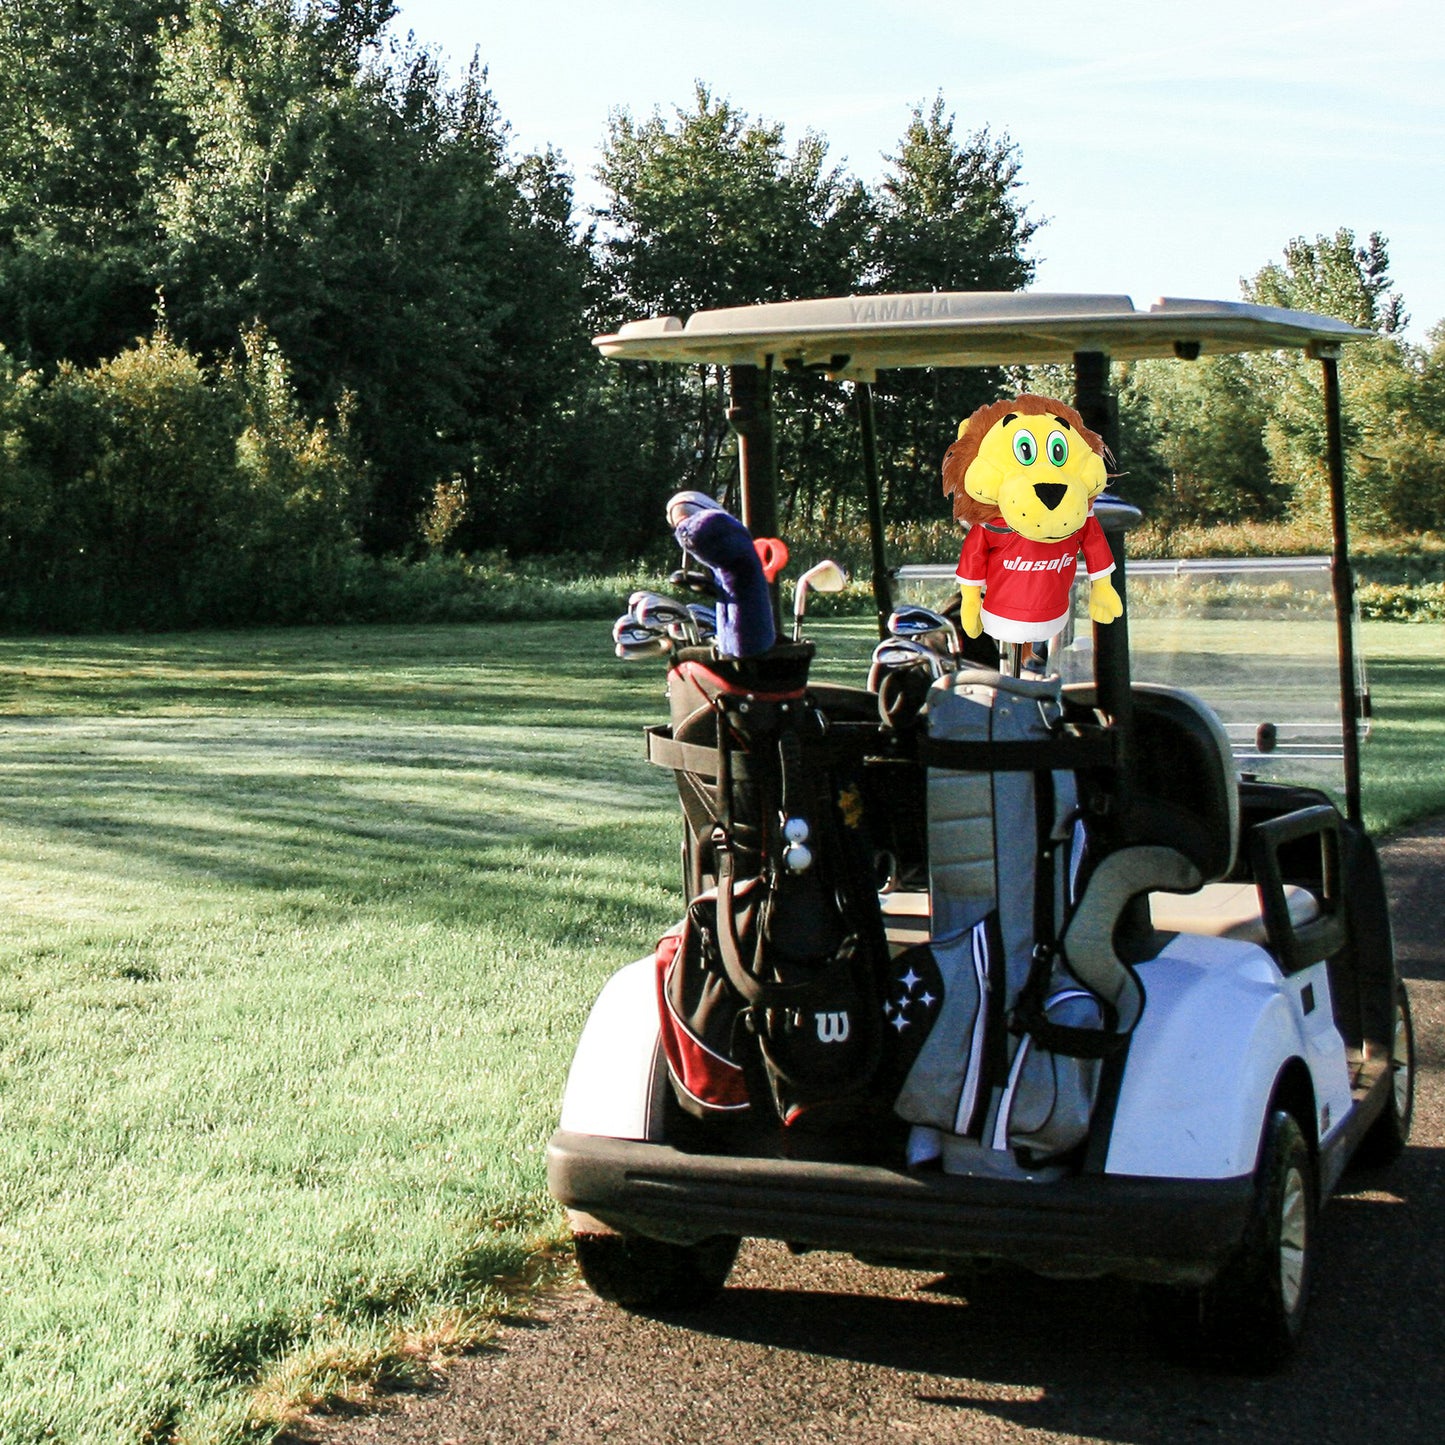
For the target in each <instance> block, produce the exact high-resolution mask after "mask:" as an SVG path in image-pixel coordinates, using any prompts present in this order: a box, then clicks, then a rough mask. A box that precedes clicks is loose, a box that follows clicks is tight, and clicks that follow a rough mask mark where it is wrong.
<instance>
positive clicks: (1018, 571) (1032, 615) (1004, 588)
mask: <svg viewBox="0 0 1445 1445" xmlns="http://www.w3.org/2000/svg"><path fill="white" fill-rule="evenodd" d="M1081 547H1082V549H1083V553H1084V565H1085V566H1086V567H1087V568H1088V570H1089V580H1090V581H1091V582H1092V581H1095V580H1096V579H1098V578H1100V577H1107V576H1108V575H1109V573H1110V572H1112V571H1113V570H1114V554H1113V553H1112V552H1111V551H1110V550H1109V541H1108V538H1107V537H1105V536H1104V529H1103V528H1102V527H1101V526H1100V525H1099V523H1098V519H1097V518H1096V517H1095V516H1094V513H1093V511H1092V510H1091V511H1090V512H1089V518H1088V521H1086V522H1085V523H1084V525H1083V528H1082V529H1081V530H1080V531H1078V532H1076V533H1074V535H1073V536H1072V537H1066V538H1065V539H1064V540H1063V541H1062V542H1032V541H1030V540H1029V539H1028V538H1027V537H1024V536H1022V535H1020V534H1019V533H1018V532H1015V531H1014V530H1013V528H1012V527H1007V526H1005V525H1004V524H1003V523H1002V522H980V523H978V524H977V525H976V526H974V527H973V529H972V530H971V531H970V532H969V534H968V536H967V537H965V538H964V539H963V550H962V551H961V552H960V553H959V554H958V580H959V581H960V582H961V583H963V584H964V585H965V586H968V587H981V588H983V591H984V606H983V626H984V631H985V632H987V633H988V634H989V636H990V637H996V638H997V639H998V640H999V641H1000V642H1041V641H1043V640H1044V639H1045V638H1049V637H1053V636H1054V635H1055V634H1056V633H1057V632H1058V631H1059V630H1060V629H1061V628H1062V627H1063V625H1064V623H1065V622H1067V621H1068V620H1069V588H1070V587H1072V586H1073V584H1074V571H1075V568H1076V567H1077V565H1078V556H1079V550H1080V548H1081Z"/></svg>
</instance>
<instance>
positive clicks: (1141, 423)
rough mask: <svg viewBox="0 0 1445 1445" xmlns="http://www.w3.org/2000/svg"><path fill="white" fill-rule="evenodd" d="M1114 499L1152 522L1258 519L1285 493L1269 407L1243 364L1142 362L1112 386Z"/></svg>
mask: <svg viewBox="0 0 1445 1445" xmlns="http://www.w3.org/2000/svg"><path fill="white" fill-rule="evenodd" d="M1117 391H1118V399H1119V432H1120V461H1121V463H1122V467H1123V474H1122V475H1121V477H1120V478H1119V481H1118V484H1117V491H1118V493H1119V494H1120V495H1121V496H1123V497H1125V498H1126V499H1127V500H1129V501H1131V502H1133V503H1134V504H1135V505H1136V506H1139V507H1142V508H1143V509H1144V510H1145V512H1146V513H1147V515H1148V516H1149V518H1150V519H1151V520H1157V521H1161V522H1165V523H1175V522H1181V523H1182V522H1242V521H1264V520H1268V519H1271V518H1276V517H1279V516H1281V515H1283V513H1284V511H1285V509H1286V507H1287V506H1288V503H1289V492H1288V490H1287V489H1286V488H1284V487H1283V486H1281V485H1280V484H1279V483H1278V482H1276V481H1275V479H1274V473H1273V471H1272V470H1271V466H1270V456H1269V451H1268V448H1267V447H1266V446H1265V442H1264V428H1265V424H1266V422H1267V420H1268V407H1267V404H1266V399H1265V397H1264V395H1263V394H1262V393H1261V392H1260V391H1259V389H1258V387H1257V384H1256V379H1255V377H1254V374H1253V372H1252V370H1251V366H1250V362H1249V361H1248V359H1246V358H1243V357H1239V356H1218V357H1206V358H1204V359H1202V360H1200V361H1197V362H1193V363H1190V364H1188V365H1187V366H1186V365H1181V364H1180V363H1178V362H1169V361H1141V362H1136V363H1134V364H1133V365H1131V366H1127V367H1125V368H1123V370H1122V373H1121V375H1120V377H1119V379H1118V388H1117Z"/></svg>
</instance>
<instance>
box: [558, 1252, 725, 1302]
mask: <svg viewBox="0 0 1445 1445" xmlns="http://www.w3.org/2000/svg"><path fill="white" fill-rule="evenodd" d="M574 1243H575V1244H576V1247H577V1263H578V1265H579V1266H580V1267H581V1269H582V1278H583V1279H585V1280H586V1281H587V1285H588V1287H589V1288H590V1289H591V1290H592V1292H593V1294H595V1295H597V1296H599V1297H600V1298H601V1299H605V1300H609V1301H611V1302H612V1303H613V1304H617V1305H621V1306H622V1307H623V1308H624V1309H631V1310H681V1309H697V1308H698V1307H699V1306H701V1305H705V1304H708V1303H710V1302H711V1301H712V1300H714V1299H715V1298H716V1297H717V1295H718V1294H719V1292H720V1291H721V1290H722V1287H723V1285H724V1284H726V1283H727V1277H728V1274H729V1272H730V1271H731V1270H732V1267H733V1261H734V1260H735V1259H736V1258H737V1254H738V1246H739V1244H740V1243H741V1240H739V1239H738V1238H737V1237H736V1236H735V1235H718V1236H716V1237H715V1238H712V1239H704V1240H702V1241H700V1242H699V1243H697V1244H670V1243H669V1242H668V1241H666V1240H662V1239H649V1238H647V1236H646V1235H642V1234H579V1235H577V1236H576V1238H575V1240H574Z"/></svg>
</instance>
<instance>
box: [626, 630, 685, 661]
mask: <svg viewBox="0 0 1445 1445" xmlns="http://www.w3.org/2000/svg"><path fill="white" fill-rule="evenodd" d="M613 651H614V652H615V653H616V654H617V655H618V657H620V658H621V659H622V661H623V662H636V661H637V660H638V658H642V657H667V656H668V655H669V654H670V653H671V652H672V643H671V641H670V640H669V639H668V638H666V637H663V636H660V635H658V634H656V633H653V634H651V635H649V636H648V638H647V640H646V641H644V642H619V643H618V644H617V646H616V647H615V648H613Z"/></svg>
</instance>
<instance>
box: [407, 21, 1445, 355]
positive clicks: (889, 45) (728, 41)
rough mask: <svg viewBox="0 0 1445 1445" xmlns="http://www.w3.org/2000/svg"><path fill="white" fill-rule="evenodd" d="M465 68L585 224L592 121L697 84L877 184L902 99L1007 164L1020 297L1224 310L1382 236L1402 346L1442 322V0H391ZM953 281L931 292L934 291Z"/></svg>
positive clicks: (663, 102) (593, 152) (666, 111)
mask: <svg viewBox="0 0 1445 1445" xmlns="http://www.w3.org/2000/svg"><path fill="white" fill-rule="evenodd" d="M399 10H400V14H399V16H398V19H397V21H396V22H395V24H396V28H397V29H398V30H399V31H402V32H405V31H407V30H410V31H411V32H412V33H413V34H414V36H415V38H416V39H417V41H419V42H421V43H423V44H425V45H427V46H429V47H432V48H434V49H435V50H437V51H438V52H439V53H440V54H441V55H442V57H443V58H444V59H445V60H446V61H447V62H448V64H449V66H450V67H451V70H452V73H453V74H457V73H459V72H460V70H461V68H462V67H464V66H465V65H466V63H467V62H468V61H469V60H470V59H471V57H472V55H473V53H474V52H475V53H476V54H478V55H479V57H480V59H481V62H482V64H483V65H485V66H486V67H487V70H488V81H489V85H490V88H491V90H492V94H493V96H494V97H495V99H496V101H497V104H498V107H499V110H500V112H501V115H502V117H503V119H504V120H506V121H507V122H508V123H509V125H510V127H511V133H512V143H513V148H514V153H515V154H518V155H520V154H523V153H525V152H527V151H531V150H540V149H541V148H543V147H545V146H548V145H550V146H552V147H554V148H555V149H557V150H559V151H560V152H561V153H562V154H563V156H564V157H565V158H566V161H567V163H568V165H569V168H570V169H571V170H572V172H573V175H574V176H575V177H576V187H577V197H578V201H579V203H580V204H582V205H584V206H585V205H588V204H596V203H598V202H600V200H601V193H600V191H599V190H598V188H597V186H596V183H595V181H594V180H593V178H592V170H593V167H594V166H595V165H596V163H597V157H598V149H599V147H600V145H601V144H602V142H603V140H604V139H605V137H606V133H607V125H608V117H609V115H610V114H612V113H613V112H614V111H616V110H619V109H621V110H626V111H628V112H630V113H631V114H632V115H633V116H634V117H635V118H638V119H642V118H646V117H648V116H650V115H651V114H652V113H653V112H654V111H656V110H660V111H661V112H662V114H663V115H664V116H671V115H673V114H674V112H675V110H676V108H678V107H682V108H690V107H691V103H692V96H693V89H694V85H695V82H697V81H699V80H701V81H703V82H705V83H706V84H707V86H708V87H709V88H710V90H711V91H712V93H713V94H714V96H718V97H726V98H727V99H728V100H730V101H731V102H732V103H733V104H734V105H735V106H737V107H738V108H740V109H741V110H743V111H744V112H746V113H747V114H748V115H749V116H750V117H752V118H754V119H762V120H767V121H772V122H781V123H782V124H783V125H784V127H785V130H786V137H787V140H788V143H789V145H791V144H792V143H794V142H796V141H797V140H799V139H800V138H801V137H802V136H803V134H804V133H805V132H806V131H809V130H812V131H815V132H817V133H819V134H820V135H822V136H824V137H825V138H826V139H827V141H828V143H829V159H830V160H831V162H832V163H833V164H835V165H841V166H843V167H845V168H846V170H848V171H849V172H851V173H852V174H854V175H857V176H859V177H860V178H861V179H863V180H865V181H868V182H870V183H871V182H873V181H875V180H877V179H878V178H879V177H880V176H881V175H882V174H883V172H884V170H885V167H886V160H885V158H886V157H887V156H888V155H890V154H892V153H894V152H896V150H897V146H898V141H899V138H900V137H901V136H902V134H903V132H904V129H905V128H906V126H907V124H908V120H909V116H910V113H911V111H912V109H913V107H914V106H916V105H918V104H920V103H922V104H924V105H928V104H931V102H932V100H933V98H934V96H936V95H938V94H940V93H941V94H942V95H943V97H944V102H945V106H946V108H947V111H948V112H949V113H951V114H952V115H953V116H954V117H955V132H956V134H957V135H959V136H960V137H962V136H964V135H967V134H969V133H971V132H973V131H976V130H980V129H982V128H984V127H987V128H988V129H989V130H990V132H991V134H992V135H993V136H994V137H995V138H1007V139H1008V140H1010V141H1011V142H1012V143H1013V144H1014V145H1015V146H1016V147H1017V153H1018V158H1019V161H1020V165H1021V169H1020V179H1021V181H1022V182H1023V188H1022V190H1021V191H1020V192H1019V195H1020V198H1021V199H1022V200H1023V202H1024V204H1025V206H1026V208H1027V210H1028V213H1029V215H1030V216H1032V217H1033V218H1035V219H1044V220H1046V221H1047V224H1046V225H1045V226H1044V227H1043V228H1042V229H1041V230H1040V231H1039V232H1038V233H1037V235H1036V236H1035V238H1034V240H1033V242H1032V243H1031V246H1030V249H1029V254H1030V255H1031V256H1032V257H1033V258H1034V259H1035V260H1036V261H1037V262H1038V270H1037V273H1036V276H1035V280H1034V285H1033V289H1035V290H1040V291H1093V292H1106V293H1122V294H1125V295H1129V296H1132V297H1133V299H1134V302H1135V304H1136V305H1138V306H1147V305H1148V304H1149V303H1150V302H1151V301H1153V300H1154V299H1155V298H1156V297H1158V296H1162V295H1169V296H1183V297H1208V298H1218V299H1223V300H1233V299H1238V297H1239V283H1240V279H1241V277H1247V276H1253V275H1254V273H1255V272H1257V271H1258V270H1259V268H1260V267H1261V266H1263V265H1265V264H1266V263H1267V262H1269V261H1272V260H1277V259H1279V258H1280V256H1281V253H1282V251H1283V248H1284V246H1285V244H1286V243H1287V242H1288V241H1289V240H1290V239H1291V238H1292V237H1295V236H1308V237H1314V236H1317V235H1321V234H1333V233H1334V232H1335V231H1336V230H1337V229H1338V228H1339V227H1341V226H1348V227H1350V228H1351V229H1352V230H1354V231H1355V233H1356V234H1357V236H1358V237H1360V238H1361V239H1363V238H1364V237H1365V236H1367V235H1368V234H1369V233H1370V232H1372V231H1380V232H1381V233H1383V235H1384V236H1385V237H1386V239H1387V241H1388V243H1389V254H1390V259H1391V275H1392V277H1393V279H1394V284H1395V288H1396V289H1397V290H1399V291H1401V292H1402V293H1403V294H1404V298H1405V304H1406V308H1407V310H1408V311H1409V313H1410V317H1411V324H1410V327H1409V331H1408V333H1407V334H1408V335H1409V336H1410V338H1411V339H1412V340H1415V341H1421V342H1423V341H1424V339H1425V333H1426V331H1427V330H1428V329H1429V328H1430V327H1432V326H1434V325H1435V324H1436V323H1437V322H1439V321H1441V320H1442V319H1445V5H1442V4H1441V3H1440V0H1356V3H1349V4H1345V3H1338V0H1253V3H1245V0H1204V3H1196V0H1114V3H1105V0H1030V3H1029V4H1027V5H1026V6H1018V7H1014V6H1006V5H1001V4H998V3H991V4H986V3H981V0H951V3H950V0H873V3H871V4H863V3H858V0H826V3H823V0H725V3H720V0H709V3H706V4H704V3H700V0H574V3H566V0H509V3H507V4H499V3H496V0H399ZM940 279H941V281H942V282H944V283H945V284H946V278H940Z"/></svg>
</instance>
